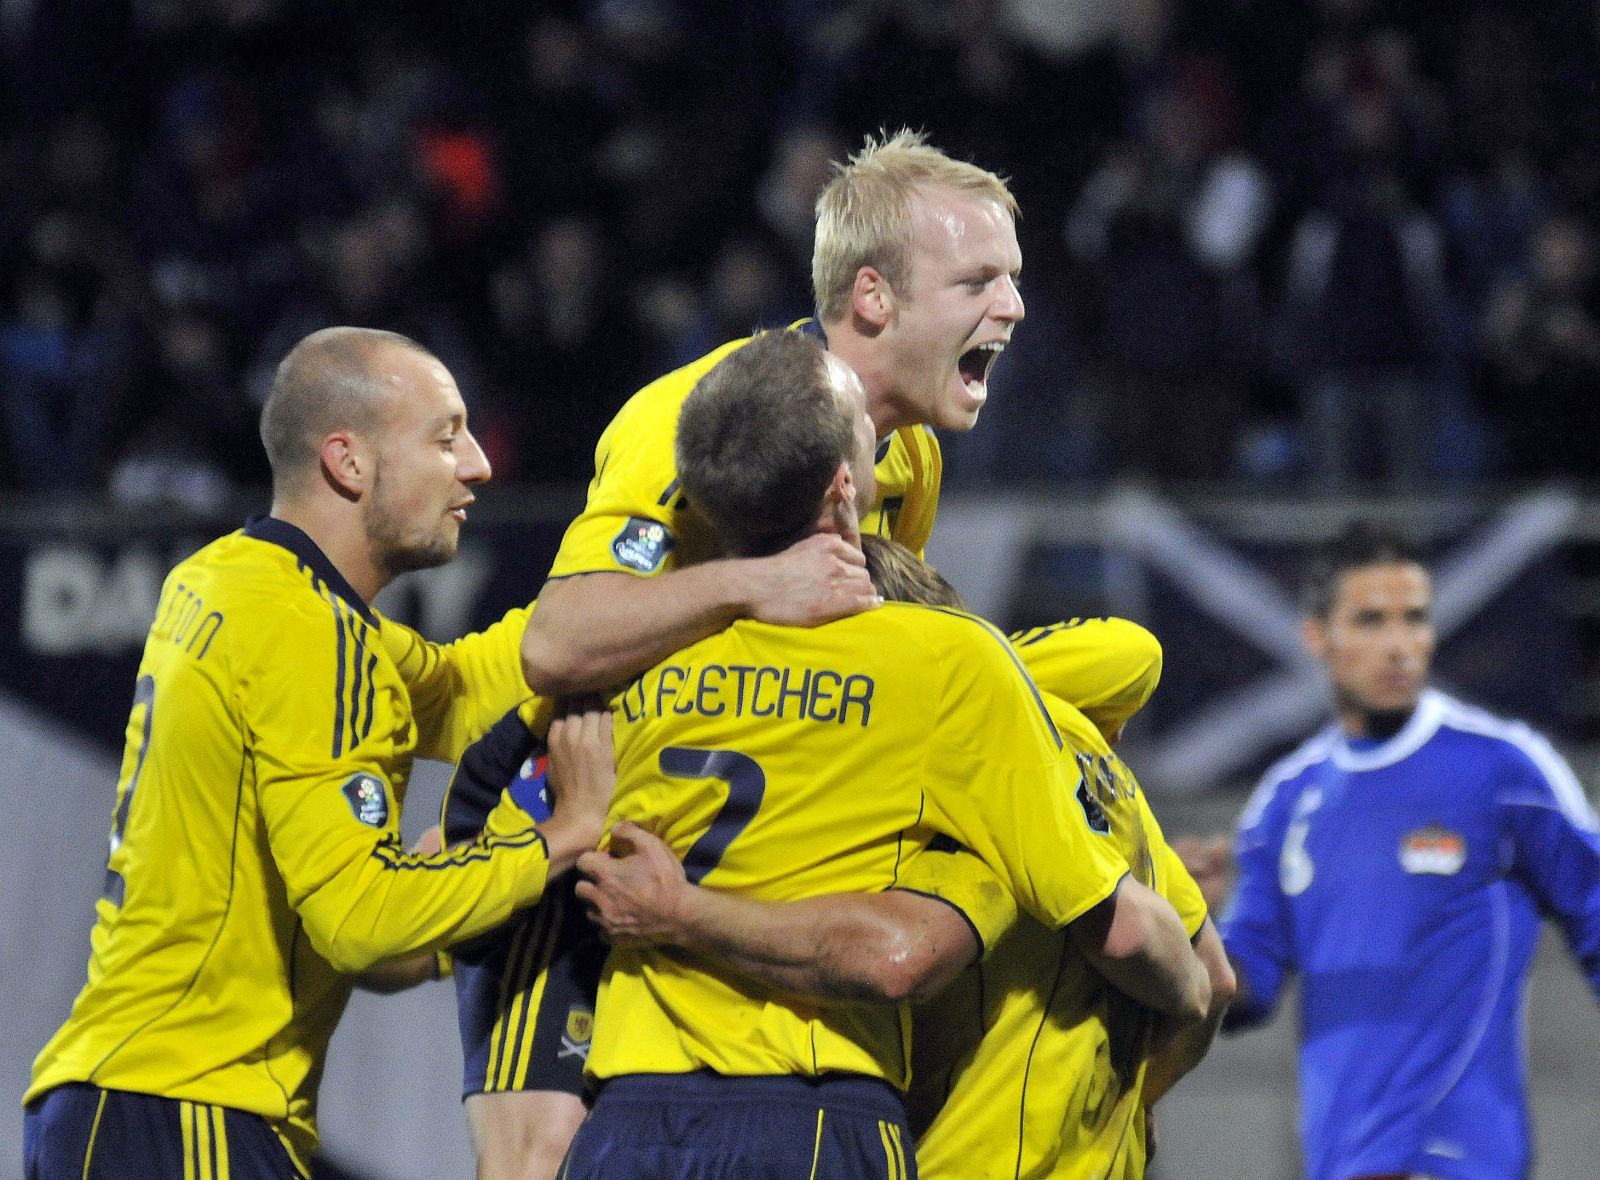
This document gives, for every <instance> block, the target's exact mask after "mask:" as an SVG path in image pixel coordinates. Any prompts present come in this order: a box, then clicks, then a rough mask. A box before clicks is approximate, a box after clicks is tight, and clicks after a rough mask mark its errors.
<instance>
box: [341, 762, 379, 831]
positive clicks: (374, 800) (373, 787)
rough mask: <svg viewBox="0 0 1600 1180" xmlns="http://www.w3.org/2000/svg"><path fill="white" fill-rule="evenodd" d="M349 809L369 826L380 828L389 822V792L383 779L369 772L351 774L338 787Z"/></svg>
mask: <svg viewBox="0 0 1600 1180" xmlns="http://www.w3.org/2000/svg"><path fill="white" fill-rule="evenodd" d="M339 789H340V790H341V791H343V792H344V797H345V800H346V801H347V802H348V803H349V804H350V811H351V812H352V813H353V814H354V815H355V817H356V818H357V819H358V820H360V821H361V822H362V823H364V824H367V825H368V826H369V827H374V828H381V827H383V826H384V825H385V824H387V823H388V822H389V792H388V791H386V790H384V787H383V780H382V779H380V778H378V777H377V776H375V775H370V774H352V775H351V776H350V777H349V778H347V779H345V780H344V786H342V787H340V788H339Z"/></svg>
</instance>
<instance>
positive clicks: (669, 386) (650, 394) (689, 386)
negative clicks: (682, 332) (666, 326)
mask: <svg viewBox="0 0 1600 1180" xmlns="http://www.w3.org/2000/svg"><path fill="white" fill-rule="evenodd" d="M750 340H751V337H748V336H745V337H741V338H740V339H738V340H730V341H728V342H727V343H726V344H723V345H721V346H720V347H717V348H714V349H712V350H711V351H710V352H708V353H706V354H705V355H704V356H702V357H698V358H696V359H695V360H692V361H690V362H689V363H688V364H686V365H680V366H679V367H678V368H676V369H673V370H672V371H671V372H669V373H663V374H662V375H661V376H659V377H657V378H656V379H655V380H654V381H651V382H650V383H649V384H648V385H645V386H643V387H642V388H641V389H640V390H639V391H638V392H637V393H635V394H634V395H633V396H632V397H630V398H629V399H628V400H627V401H626V402H624V403H623V404H622V408H621V409H619V410H618V411H617V413H616V417H614V418H613V419H612V420H611V425H610V426H609V427H607V433H608V434H609V433H613V432H616V431H618V430H625V429H627V428H628V427H629V426H630V425H632V424H635V423H638V424H640V425H645V424H647V423H654V422H655V421H656V420H657V419H660V418H662V417H670V418H671V419H672V420H673V421H674V422H676V420H677V414H678V411H679V409H681V408H682V406H683V403H684V401H685V400H686V399H687V398H688V396H689V394H690V393H692V392H693V391H694V387H695V386H696V385H697V384H699V382H700V378H702V377H704V376H705V375H706V374H707V373H709V372H710V371H711V370H712V369H713V368H714V367H716V364H717V362H718V361H720V360H722V358H723V357H725V356H727V355H728V354H729V353H730V352H733V351H734V350H736V349H739V348H742V347H744V346H745V345H746V344H748V343H750Z"/></svg>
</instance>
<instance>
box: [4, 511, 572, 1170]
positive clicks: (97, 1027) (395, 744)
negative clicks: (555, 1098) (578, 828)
mask: <svg viewBox="0 0 1600 1180" xmlns="http://www.w3.org/2000/svg"><path fill="white" fill-rule="evenodd" d="M527 617H528V612H527V610H526V609H521V610H516V611H512V612H511V613H510V614H509V615H507V616H506V618H504V619H503V620H501V621H500V622H499V623H496V624H495V625H493V626H492V627H490V628H488V629H487V630H486V631H484V632H481V633H479V634H476V635H472V636H468V637H466V638H464V639H462V640H460V641H458V642H456V643H453V644H447V645H437V644H432V643H428V642H425V641H424V640H423V639H422V638H421V637H420V636H418V635H417V634H416V633H415V632H414V631H411V630H409V629H407V628H405V627H403V626H401V625H399V624H397V623H395V622H392V621H387V620H384V619H383V618H382V617H381V616H379V615H378V614H377V613H376V612H374V611H372V610H370V609H369V608H368V607H366V606H365V605H363V604H362V602H361V599H360V598H359V596H358V595H357V594H356V593H355V592H354V591H353V590H352V589H351V588H350V587H349V585H348V584H347V583H346V582H345V580H344V579H343V577H341V576H340V574H339V573H338V571H337V570H336V569H335V568H334V567H333V565H332V564H331V563H330V562H329V561H328V559H327V558H326V556H324V555H323V553H322V552H321V551H320V550H319V549H318V548H317V547H316V546H315V545H314V544H313V543H312V542H311V541H310V539H309V538H308V537H306V535H305V534H304V533H302V532H300V530H298V529H295V528H294V527H293V526H290V525H287V524H285V523H283V522H281V521H276V520H272V519H270V518H257V519H256V520H253V521H252V522H250V524H249V525H247V526H246V528H245V529H244V530H242V531H240V532H236V533H233V534H231V535H230V536H227V537H224V538H222V539H220V540H218V541H215V542H213V543H212V544H210V545H208V546H207V547H206V548H204V549H202V550H201V551H200V552H199V553H197V554H195V555H194V556H193V557H191V558H189V559H188V560H186V561H184V562H182V563H181V564H180V565H178V566H177V568H176V569H174V570H173V572H172V573H171V574H170V575H169V576H168V578H167V580H166V583H165V585H164V587H163V590H162V595H161V600H160V607H159V611H158V614H157V617H156V620H155V623H154V625H153V626H152V627H151V630H150V635H149V639H148V640H147V642H146V645H145V650H144V655H143V658H142V660H141V662H140V665H139V678H138V688H137V691H136V692H135V695H134V706H133V711H132V713H131V715H130V717H129V721H128V741H127V748H126V752H125V753H124V755H123V761H122V772H121V777H120V781H119V783H118V785H117V794H116V806H115V814H114V817H113V823H112V832H111V855H110V859H109V861H108V862H107V868H106V891H105V896H104V897H103V898H102V899H101V900H100V901H99V902H98V903H97V905H96V911H97V915H96V917H97V920H96V923H95V926H94V930H93V933H92V936H91V953H90V959H89V972H88V983H87V984H86V986H85V987H84V989H83V990H82V991H81V992H80V993H79V995H78V997H77V1000H76V1002H75V1003H74V1004H73V1008H72V1013H71V1015H70V1017H69V1018H68V1020H67V1022H66V1023H65V1024H64V1025H63V1026H62V1027H61V1029H60V1030H59V1031H58V1032H57V1033H56V1035H55V1036H54V1037H53V1038H52V1039H51V1040H50V1042H49V1044H47V1045H46V1046H45V1048H44V1050H43V1052H41V1053H40V1055H39V1057H38V1059H37V1061H36V1062H35V1063H34V1070H33V1079H32V1083H31V1085H30V1086H29V1089H28V1093H27V1096H26V1099H25V1100H31V1099H32V1098H33V1097H35V1096H36V1095H38V1094H40V1093H42V1092H44V1091H45V1090H48V1089H50V1088H51V1087H53V1086H58V1085H61V1084H62V1083H65V1082H78V1081H83V1082H92V1083H93V1084H95V1085H97V1086H101V1087H103V1088H107V1089H118V1090H133V1091H139V1092H142V1093H148V1094H155V1095H160V1096H163V1097H167V1098H173V1099H180V1100H186V1101H191V1102H197V1103H212V1104H217V1105H222V1106H230V1107H235V1108H237V1109H240V1110H245V1111H251V1112H254V1113H256V1114H259V1115H261V1116H263V1117H265V1118H266V1119H268V1120H269V1121H270V1122H271V1123H272V1124H273V1125H274V1126H275V1127H276V1128H277V1130H278V1132H279V1134H280V1135H281V1136H283V1137H284V1139H285V1143H286V1146H288V1147H289V1149H290V1151H291V1153H292V1154H293V1155H294V1156H295V1157H296V1158H297V1160H298V1161H299V1162H300V1163H301V1164H302V1165H303V1164H304V1163H305V1161H306V1160H307V1158H308V1156H309V1154H310V1152H311V1150H312V1148H313V1147H314V1145H315V1126H314V1106H315V1097H316V1093H315V1091H316V1086H317V1080H318V1077H319V1075H320V1072H321V1065H322V1059H323V1054H324V1052H325V1050H326V1048H327V1043H328V1038H329V1037H330V1036H331V1034H332V1032H333V1027H334V1024H335V1022H336V1021H337V1020H338V1018H339V1014H340V1012H341V1011H342V1009H343V1008H344V1004H345V1001H346V999H347V998H348V996H349V992H350V986H351V984H350V979H349V977H348V976H347V975H343V974H341V971H353V970H361V969H364V968H365V967H367V966H369V965H371V964H373V963H374V962H377V961H380V960H383V959H386V958H392V957H396V956H399V955H402V954H407V953H412V952H416V951H422V950H430V949H436V948H439V947H443V946H445V945H447V944H448V943H451V942H454V941H456V940H458V939H460V938H464V937H468V936H471V935H473V934H476V933H479V932H481V931H483V930H487V929H489V928H490V927H492V926H494V925H496V924H497V923H499V922H501V921H503V920H504V919H505V918H506V917H507V916H509V915H510V914H511V913H512V912H513V911H514V910H515V909H517V908H518V907H520V906H525V905H528V904H531V903H532V902H534V901H536V900H537V899H538V897H539V895H540V893H541V892H542V891H543V887H544V880H545V876H546V869H547V867H548V860H547V857H546V852H545V848H544V845H543V841H542V839H541V838H540V836H539V834H538V832H537V830H536V829H535V828H534V826H533V822H532V820H531V819H529V817H528V816H527V815H526V814H525V813H524V812H522V811H521V810H520V809H518V808H516V807H515V806H514V805H511V804H509V803H506V802H503V803H502V806H501V807H499V808H497V809H496V811H495V812H494V814H493V815H492V816H491V818H490V822H489V825H488V827H487V828H486V830H485V833H484V835H483V836H482V837H481V838H480V839H479V840H478V841H476V842H475V843H472V844H468V845H464V846H462V847H460V848H457V849H455V850H452V851H450V852H446V853H441V854H439V855H436V856H431V857H419V856H412V855H410V854H408V853H406V852H405V850H404V848H403V847H402V846H401V843H400V835H399V815H400V807H401V803H402V801H403V800H404V797H405V790H406V783H407V780H408V778H409V776H410V773H411V766H412V759H413V757H414V756H415V755H417V754H426V755H427V756H429V757H441V758H454V757H456V756H458V755H459V753H460V752H461V750H462V748H463V747H464V746H465V745H466V744H467V743H468V742H469V741H471V740H472V739H474V738H475V737H476V736H477V735H478V734H480V733H481V732H483V731H484V730H485V729H487V728H488V726H489V725H491V724H492V723H493V722H494V721H495V720H497V719H498V718H499V717H500V716H501V715H502V714H504V713H505V712H506V710H507V709H509V708H511V707H512V706H513V705H515V704H516V703H517V702H518V701H519V700H521V699H523V698H524V697H526V696H527V692H528V690H527V685H526V684H525V683H524V681H523V679H522V672H521V667H520V662H519V656H518V645H519V642H520V637H521V634H522V630H523V628H524V626H525V625H526V621H527Z"/></svg>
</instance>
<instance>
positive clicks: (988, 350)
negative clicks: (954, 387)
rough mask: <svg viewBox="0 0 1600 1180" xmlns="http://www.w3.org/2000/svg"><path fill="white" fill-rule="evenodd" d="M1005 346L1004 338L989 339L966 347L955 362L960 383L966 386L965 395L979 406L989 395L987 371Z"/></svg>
mask: <svg viewBox="0 0 1600 1180" xmlns="http://www.w3.org/2000/svg"><path fill="white" fill-rule="evenodd" d="M1005 348H1006V342H1005V341H1004V340H991V341H990V342H989V343H987V344H979V345H976V346H975V347H972V348H969V349H967V351H966V352H964V353H962V354H961V359H960V360H959V361H957V362H956V370H957V372H959V373H960V374H961V384H962V385H964V386H965V387H966V390H967V395H968V396H969V397H971V398H972V400H973V401H974V402H976V403H977V404H978V405H980V406H981V405H982V404H983V403H984V402H985V401H986V400H987V399H988V396H989V373H990V371H991V370H992V369H993V368H994V362H995V361H996V360H997V359H998V358H999V356H1000V354H1001V353H1002V352H1004V351H1005Z"/></svg>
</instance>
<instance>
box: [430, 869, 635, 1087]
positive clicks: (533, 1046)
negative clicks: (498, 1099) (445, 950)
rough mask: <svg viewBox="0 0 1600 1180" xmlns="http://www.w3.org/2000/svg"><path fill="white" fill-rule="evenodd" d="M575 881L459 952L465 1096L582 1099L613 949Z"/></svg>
mask: <svg viewBox="0 0 1600 1180" xmlns="http://www.w3.org/2000/svg"><path fill="white" fill-rule="evenodd" d="M577 881H578V875H577V874H576V873H567V874H565V875H563V876H562V877H560V878H559V879H557V880H556V881H555V882H554V884H553V885H552V887H551V889H550V890H549V892H548V893H547V894H546V895H545V897H544V898H543V899H542V900H541V901H540V902H539V904H538V905H536V906H534V907H533V908H532V909H529V910H525V911H523V912H522V913H520V914H518V915H517V916H516V917H515V918H513V919H512V920H511V921H510V922H507V923H506V924H505V925H504V926H501V927H499V928H498V929H496V930H492V931H490V932H489V933H488V934H484V935H481V936H480V937H478V938H475V939H472V940H471V941H470V942H466V943H463V944H461V945H459V946H457V947H455V948H454V957H455V973H454V975H455V981H456V1017H457V1020H458V1021H459V1023H460V1028H461V1059H462V1067H463V1073H464V1077H463V1078H462V1091H463V1093H465V1094H485V1093H487V1094H495V1093H501V1092H504V1091H515V1090H557V1091H560V1092H562V1093H566V1094H576V1095H578V1096H579V1097H582V1096H583V1094H584V1090H585V1084H584V1078H583V1067H584V1065H585V1064H586V1063H587V1062H588V1060H589V1039H590V1036H591V1035H592V1034H593V1032H594V1000H595V994H596V993H597V992H598V991H599V989H600V971H601V969H602V968H603V967H604V966H605V961H606V944H605V943H604V941H602V940H601V938H600V935H599V933H598V932H597V931H596V930H595V928H594V926H593V925H592V924H591V923H590V922H589V919H588V917H587V916H586V915H585V913H584V908H583V905H582V904H581V903H580V902H579V901H578V899H577V898H576V897H574V896H573V892H572V891H573V889H574V888H575V887H576V885H577Z"/></svg>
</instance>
